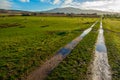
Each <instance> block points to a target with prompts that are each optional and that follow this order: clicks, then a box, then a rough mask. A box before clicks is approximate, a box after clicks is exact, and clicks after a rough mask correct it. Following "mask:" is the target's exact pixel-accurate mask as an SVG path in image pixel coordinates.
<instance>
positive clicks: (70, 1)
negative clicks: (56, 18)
mask: <svg viewBox="0 0 120 80" xmlns="http://www.w3.org/2000/svg"><path fill="white" fill-rule="evenodd" d="M72 2H73V0H64V4H69V3H72Z"/></svg>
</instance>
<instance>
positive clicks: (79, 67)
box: [46, 24, 98, 80]
mask: <svg viewBox="0 0 120 80" xmlns="http://www.w3.org/2000/svg"><path fill="white" fill-rule="evenodd" d="M95 29H98V24H97V25H96V26H95V28H94V29H93V30H92V32H90V33H89V34H88V35H87V36H86V37H85V38H84V39H83V40H82V41H81V42H80V43H79V44H78V45H77V47H76V48H75V49H74V50H73V51H72V52H71V54H70V55H68V56H67V57H66V59H64V60H63V62H61V63H60V64H59V65H58V67H57V68H55V69H54V70H53V71H52V72H51V74H50V75H49V76H48V77H47V78H46V80H88V78H87V76H88V73H89V70H88V66H90V62H91V59H92V58H93V51H94V45H95V42H96V39H97V35H98V32H97V31H95Z"/></svg>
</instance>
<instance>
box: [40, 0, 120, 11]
mask: <svg viewBox="0 0 120 80" xmlns="http://www.w3.org/2000/svg"><path fill="white" fill-rule="evenodd" d="M40 1H41V2H48V3H51V4H53V5H61V7H75V8H80V9H95V10H102V11H113V12H120V0H82V2H81V0H40Z"/></svg>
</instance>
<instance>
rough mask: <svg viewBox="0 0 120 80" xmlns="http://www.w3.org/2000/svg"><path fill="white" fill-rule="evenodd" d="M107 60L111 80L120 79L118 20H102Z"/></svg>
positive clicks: (119, 20)
mask: <svg viewBox="0 0 120 80" xmlns="http://www.w3.org/2000/svg"><path fill="white" fill-rule="evenodd" d="M103 25H104V29H105V42H106V46H107V49H108V59H109V64H110V66H111V70H112V78H113V79H112V80H119V79H120V19H119V18H118V19H116V18H111V19H110V18H107V19H104V20H103Z"/></svg>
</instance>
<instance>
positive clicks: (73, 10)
mask: <svg viewBox="0 0 120 80" xmlns="http://www.w3.org/2000/svg"><path fill="white" fill-rule="evenodd" d="M42 13H74V14H82V13H83V14H93V13H97V14H113V12H107V11H106V12H105V11H99V10H82V9H78V8H73V7H65V8H55V9H51V10H48V11H42Z"/></svg>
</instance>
